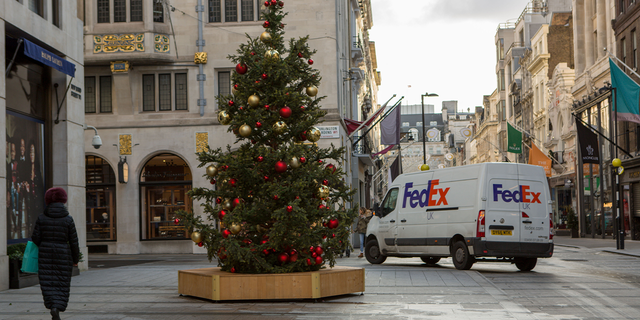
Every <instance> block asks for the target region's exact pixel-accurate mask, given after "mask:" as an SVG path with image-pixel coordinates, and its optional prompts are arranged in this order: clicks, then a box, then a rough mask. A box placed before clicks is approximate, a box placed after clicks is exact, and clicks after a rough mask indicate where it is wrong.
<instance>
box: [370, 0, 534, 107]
mask: <svg viewBox="0 0 640 320" xmlns="http://www.w3.org/2000/svg"><path fill="white" fill-rule="evenodd" d="M527 3H529V0H455V1H454V0H393V1H390V0H371V8H372V10H373V27H372V28H371V29H370V31H369V41H375V43H376V57H377V62H378V68H377V70H378V71H380V73H381V75H382V85H381V86H379V87H378V103H379V104H381V105H382V104H384V103H385V102H386V101H387V100H389V98H391V97H392V96H393V94H396V95H397V97H396V98H395V99H394V100H392V101H397V99H399V98H400V97H401V96H404V99H403V100H402V101H403V102H402V104H403V105H406V104H420V103H421V95H422V94H425V93H436V94H438V97H425V98H424V100H425V101H424V103H425V105H426V104H433V105H434V106H435V112H440V110H441V107H442V101H449V100H457V101H458V110H459V111H463V112H466V111H467V108H470V109H471V112H473V110H474V109H475V106H482V97H483V95H490V94H491V93H492V92H493V91H494V90H495V89H496V87H497V84H496V83H497V82H496V81H497V80H496V73H495V67H496V47H495V34H496V30H497V27H498V25H499V24H500V23H504V22H515V21H516V20H517V19H518V17H519V16H520V14H521V13H522V11H523V10H524V9H525V7H526V5H527ZM505 50H506V48H505ZM409 86H411V87H409Z"/></svg>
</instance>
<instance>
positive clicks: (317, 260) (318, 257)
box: [316, 256, 322, 264]
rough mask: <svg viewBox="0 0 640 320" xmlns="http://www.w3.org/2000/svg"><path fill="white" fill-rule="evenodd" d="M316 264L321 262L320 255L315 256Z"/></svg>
mask: <svg viewBox="0 0 640 320" xmlns="http://www.w3.org/2000/svg"><path fill="white" fill-rule="evenodd" d="M316 264H322V257H321V256H317V257H316Z"/></svg>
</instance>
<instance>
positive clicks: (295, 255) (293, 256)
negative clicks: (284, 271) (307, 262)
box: [289, 253, 298, 262]
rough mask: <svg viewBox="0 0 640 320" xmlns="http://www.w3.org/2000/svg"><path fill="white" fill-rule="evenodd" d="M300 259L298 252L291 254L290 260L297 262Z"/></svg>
mask: <svg viewBox="0 0 640 320" xmlns="http://www.w3.org/2000/svg"><path fill="white" fill-rule="evenodd" d="M296 261H298V254H297V253H296V254H291V255H289V262H296Z"/></svg>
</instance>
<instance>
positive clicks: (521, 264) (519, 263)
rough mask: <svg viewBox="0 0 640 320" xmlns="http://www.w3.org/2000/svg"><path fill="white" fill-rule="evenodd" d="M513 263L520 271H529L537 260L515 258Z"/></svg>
mask: <svg viewBox="0 0 640 320" xmlns="http://www.w3.org/2000/svg"><path fill="white" fill-rule="evenodd" d="M514 262H515V264H516V267H518V269H520V271H531V270H533V268H535V267H536V263H538V258H516V259H515V261H514Z"/></svg>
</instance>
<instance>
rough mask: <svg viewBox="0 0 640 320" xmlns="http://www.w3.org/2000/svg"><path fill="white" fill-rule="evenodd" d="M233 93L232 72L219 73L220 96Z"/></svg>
mask: <svg viewBox="0 0 640 320" xmlns="http://www.w3.org/2000/svg"><path fill="white" fill-rule="evenodd" d="M230 93H231V72H229V71H220V72H218V94H219V95H228V94H230Z"/></svg>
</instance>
